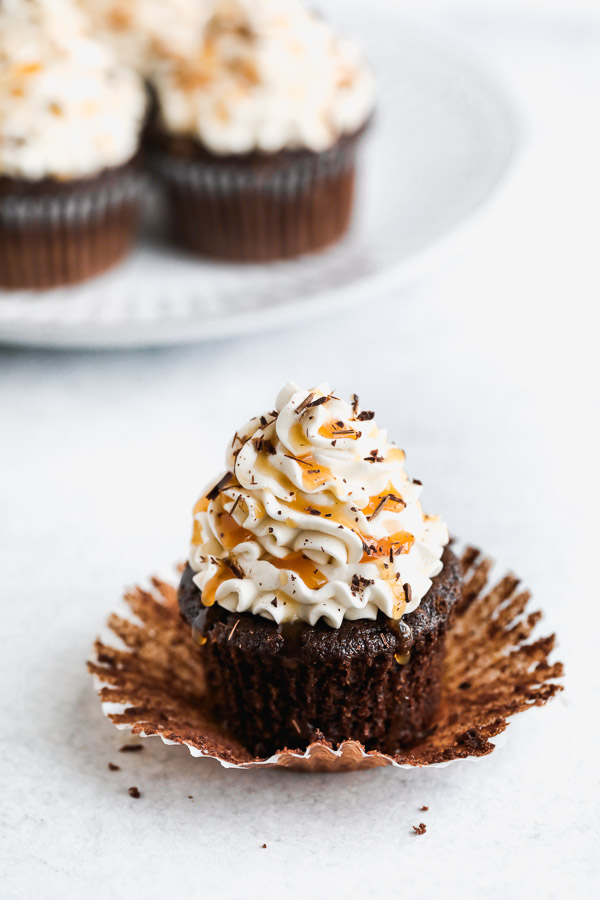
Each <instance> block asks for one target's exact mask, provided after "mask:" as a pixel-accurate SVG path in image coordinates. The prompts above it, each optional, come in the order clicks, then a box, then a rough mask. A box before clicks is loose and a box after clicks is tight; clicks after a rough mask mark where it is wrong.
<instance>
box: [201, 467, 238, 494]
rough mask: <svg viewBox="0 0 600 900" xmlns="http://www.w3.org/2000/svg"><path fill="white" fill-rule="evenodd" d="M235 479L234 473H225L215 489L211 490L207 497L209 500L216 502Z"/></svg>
mask: <svg viewBox="0 0 600 900" xmlns="http://www.w3.org/2000/svg"><path fill="white" fill-rule="evenodd" d="M232 478H233V472H225V474H224V475H223V477H222V478H221V480H220V481H218V482H217V483H216V484H215V486H214V487H213V488H211V489H210V491H209V492H208V494H207V495H206V499H207V500H216V499H217V497H218V496H219V494H220V493H221V491H222V490H223V488H224V487H226V486H227V485H228V484H229V482H230V481H231V479H232Z"/></svg>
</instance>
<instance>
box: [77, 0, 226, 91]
mask: <svg viewBox="0 0 600 900" xmlns="http://www.w3.org/2000/svg"><path fill="white" fill-rule="evenodd" d="M78 3H79V6H80V7H81V8H82V9H83V10H84V12H85V13H86V15H88V16H89V17H90V19H91V21H92V23H93V26H94V34H95V35H96V36H97V37H98V38H100V39H101V40H102V41H105V42H106V43H107V44H108V45H109V46H110V47H111V48H112V49H113V50H114V52H115V53H116V55H117V56H118V57H119V59H121V60H122V61H123V62H126V63H127V65H129V66H133V67H134V68H135V69H137V70H138V71H139V72H141V73H142V74H143V75H150V74H151V73H152V72H153V71H154V70H155V69H156V67H157V65H158V64H159V63H160V61H161V60H163V59H165V58H167V57H173V56H184V55H188V54H191V53H193V52H194V49H195V47H196V46H197V44H198V39H199V34H200V29H201V28H202V26H203V25H204V23H205V21H206V17H207V12H208V9H207V7H208V5H209V4H208V3H207V0H168V2H167V0H78Z"/></svg>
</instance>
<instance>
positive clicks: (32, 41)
mask: <svg viewBox="0 0 600 900" xmlns="http://www.w3.org/2000/svg"><path fill="white" fill-rule="evenodd" d="M145 104H146V100H145V91H144V87H143V84H142V82H141V80H140V78H139V76H138V75H137V74H135V73H133V72H132V71H130V70H129V69H127V68H124V67H122V66H121V65H120V64H118V63H117V62H116V60H115V58H114V57H113V55H112V53H111V52H110V51H109V50H108V49H107V48H106V47H104V46H103V45H102V44H100V43H98V42H97V41H95V40H93V39H92V37H91V36H90V34H89V33H88V31H87V24H86V20H85V19H84V18H83V17H82V15H81V13H80V11H79V10H78V9H77V8H76V7H75V5H74V4H73V3H72V2H70V0H2V2H1V3H0V173H3V174H5V175H10V176H13V177H19V178H26V179H30V180H36V179H39V178H44V177H54V178H79V177H85V176H87V175H93V174H96V173H98V172H100V171H102V169H105V168H108V167H110V166H116V165H121V164H122V163H125V162H127V161H128V160H129V159H130V158H131V157H132V156H133V155H134V154H135V152H136V150H137V147H138V139H139V133H140V130H141V126H142V121H143V117H144V112H145Z"/></svg>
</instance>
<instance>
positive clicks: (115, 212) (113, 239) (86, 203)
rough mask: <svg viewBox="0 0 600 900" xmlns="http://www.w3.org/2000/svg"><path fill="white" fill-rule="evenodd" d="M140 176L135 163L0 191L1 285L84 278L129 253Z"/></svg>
mask: <svg viewBox="0 0 600 900" xmlns="http://www.w3.org/2000/svg"><path fill="white" fill-rule="evenodd" d="M141 188H142V177H141V175H140V173H139V172H138V171H137V169H136V167H135V166H131V165H126V166H123V167H122V168H120V169H114V170H109V171H107V172H106V173H101V174H100V175H99V176H98V177H97V178H93V179H90V180H82V181H77V182H73V183H68V182H65V183H64V184H60V183H58V184H52V185H51V186H49V187H48V189H45V187H44V186H43V185H32V186H31V188H30V189H28V186H27V185H26V184H25V183H24V182H20V183H15V187H14V190H11V187H10V186H9V187H8V188H7V187H3V189H2V190H1V191H0V286H1V287H8V288H27V287H30V288H39V289H41V288H49V287H55V286H58V285H63V284H71V283H74V282H79V281H83V280H85V279H86V278H89V277H91V276H92V275H95V274H98V273H99V272H102V271H104V270H105V269H108V268H109V267H110V266H112V265H113V264H115V263H116V262H117V261H119V260H120V259H121V258H122V257H124V256H125V255H126V253H127V252H128V251H129V249H130V247H131V245H132V243H133V240H134V237H135V231H136V225H137V219H138V212H139V207H140V200H141V194H142V190H141Z"/></svg>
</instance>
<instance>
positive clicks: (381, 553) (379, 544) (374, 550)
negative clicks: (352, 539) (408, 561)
mask: <svg viewBox="0 0 600 900" xmlns="http://www.w3.org/2000/svg"><path fill="white" fill-rule="evenodd" d="M363 541H364V543H365V544H366V545H367V547H368V548H369V550H370V553H367V551H366V550H365V553H364V555H363V558H362V559H361V562H373V557H380V558H383V559H386V558H388V559H389V556H390V553H391V552H393V554H394V556H396V555H397V554H398V553H409V552H410V549H411V547H412V545H413V544H414V542H415V539H414V536H413V535H412V534H409V532H408V531H397V532H396V533H395V534H390V535H389V536H388V537H384V538H382V539H381V540H379V541H377V540H373V538H365V537H363Z"/></svg>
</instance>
